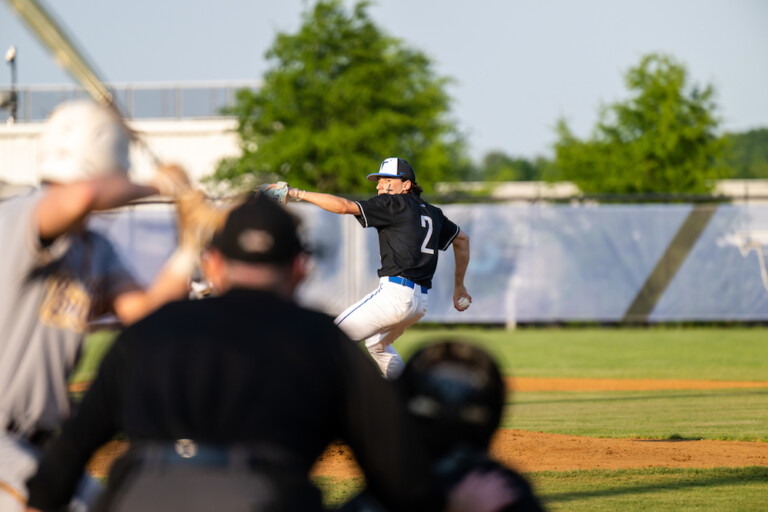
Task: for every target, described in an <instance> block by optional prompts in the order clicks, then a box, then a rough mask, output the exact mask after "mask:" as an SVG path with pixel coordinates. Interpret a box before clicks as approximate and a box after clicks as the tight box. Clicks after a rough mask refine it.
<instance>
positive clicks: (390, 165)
mask: <svg viewBox="0 0 768 512" xmlns="http://www.w3.org/2000/svg"><path fill="white" fill-rule="evenodd" d="M397 160H398V159H397V158H387V159H386V160H384V161H383V162H381V166H380V167H379V172H380V173H381V174H391V175H392V176H397V175H398V172H397Z"/></svg>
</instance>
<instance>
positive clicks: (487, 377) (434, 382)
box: [397, 340, 506, 452]
mask: <svg viewBox="0 0 768 512" xmlns="http://www.w3.org/2000/svg"><path fill="white" fill-rule="evenodd" d="M397 382H398V385H399V386H400V391H401V393H402V396H403V399H404V401H405V405H406V408H407V410H408V412H409V414H410V415H411V416H412V417H414V418H415V419H416V420H417V422H418V424H419V425H420V427H421V429H422V430H423V431H422V435H423V437H424V438H425V441H426V442H428V443H430V444H431V446H432V448H433V450H435V451H437V452H444V451H446V450H448V449H451V448H453V447H455V446H456V445H459V444H463V445H470V446H474V447H476V448H480V449H486V448H487V447H488V444H489V443H490V440H491V436H492V435H493V433H494V431H495V430H496V427H498V425H499V422H500V421H501V414H502V410H503V408H504V401H505V397H506V389H505V386H504V381H503V379H502V377H501V373H500V371H499V368H498V366H497V365H496V362H495V361H494V360H493V358H492V357H491V356H490V355H489V354H488V353H487V352H485V351H484V350H482V349H480V348H478V347H476V346H474V345H472V344H469V343H466V342H462V341H454V340H448V341H443V342H439V343H434V344H430V345H428V346H426V347H424V348H422V349H420V350H419V351H417V352H416V353H415V354H414V355H413V356H411V358H410V359H409V360H408V363H407V364H406V365H405V369H404V370H403V373H402V375H401V376H400V378H399V379H398V381H397Z"/></svg>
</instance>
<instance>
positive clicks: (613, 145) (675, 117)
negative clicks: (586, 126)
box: [555, 54, 724, 194]
mask: <svg viewBox="0 0 768 512" xmlns="http://www.w3.org/2000/svg"><path fill="white" fill-rule="evenodd" d="M688 81H689V80H688V72H687V71H686V68H685V67H684V66H683V65H682V64H680V63H678V62H676V61H675V60H673V59H672V58H671V57H668V56H664V55H658V54H651V55H647V56H645V57H643V58H642V60H641V62H640V64H639V65H638V66H637V67H635V68H631V69H630V70H629V72H628V73H627V74H626V76H625V82H626V85H627V88H628V89H629V91H630V93H631V95H630V98H629V99H628V100H627V101H625V102H620V103H615V104H612V105H610V106H608V107H604V108H603V109H602V111H601V113H600V119H599V122H598V124H597V127H596V128H595V130H594V132H593V135H592V136H591V137H590V138H589V139H588V140H585V141H582V140H579V139H577V138H576V137H575V136H574V135H573V133H572V132H571V130H570V129H569V127H568V125H567V123H566V122H565V121H564V120H560V121H559V122H558V124H557V134H558V141H557V142H556V144H555V155H556V157H555V164H556V167H557V170H558V178H559V179H565V180H569V181H572V182H574V183H575V184H576V185H577V186H578V187H579V188H580V189H581V190H582V191H583V192H585V193H587V194H653V193H678V194H680V193H687V194H706V193H709V192H711V190H712V187H713V186H714V180H716V179H717V178H719V177H721V176H722V175H723V174H724V170H723V168H722V166H719V165H717V163H716V162H717V159H718V157H719V156H720V155H721V152H722V149H723V141H722V139H721V138H719V137H718V136H717V135H716V133H715V132H716V129H717V126H718V122H719V120H718V119H717V118H716V117H715V115H714V112H715V110H716V104H715V101H714V95H715V91H714V89H713V87H712V86H711V85H707V86H706V87H704V88H700V87H698V86H696V85H694V86H689V84H688Z"/></svg>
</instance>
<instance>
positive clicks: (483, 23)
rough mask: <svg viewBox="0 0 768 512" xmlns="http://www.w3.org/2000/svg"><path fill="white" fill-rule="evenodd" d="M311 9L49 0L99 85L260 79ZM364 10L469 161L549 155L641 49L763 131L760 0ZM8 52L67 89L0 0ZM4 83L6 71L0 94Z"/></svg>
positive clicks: (588, 123) (505, 0)
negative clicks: (404, 48) (410, 67)
mask: <svg viewBox="0 0 768 512" xmlns="http://www.w3.org/2000/svg"><path fill="white" fill-rule="evenodd" d="M313 4H314V2H313V1H312V2H309V1H304V0H272V1H265V0H211V1H202V0H163V1H157V0H133V1H131V2H126V1H119V2H118V1H115V0H47V5H48V6H49V7H50V8H51V9H52V10H53V11H54V12H55V13H56V14H57V16H58V18H59V19H60V20H61V21H62V22H63V23H64V24H65V25H66V26H67V27H68V29H69V32H70V33H71V34H72V35H73V36H74V39H75V40H76V41H77V42H78V43H79V46H80V47H81V48H84V49H85V51H86V52H87V54H88V56H89V58H90V60H91V62H93V63H94V64H95V65H96V67H97V68H98V70H100V72H101V75H102V76H103V77H105V79H106V80H107V81H111V82H120V83H124V82H129V83H131V82H175V81H206V80H211V81H226V80H258V79H260V78H261V76H262V74H263V73H264V71H265V70H266V69H267V67H268V63H267V61H266V60H265V59H264V53H265V51H266V50H267V49H268V48H269V46H270V45H271V44H272V42H273V41H274V37H275V35H276V34H277V33H278V32H281V31H282V32H293V31H295V30H296V29H297V28H298V26H299V24H300V21H301V12H302V11H303V10H304V9H305V8H306V7H307V5H313ZM346 4H347V5H352V4H353V2H352V1H351V0H347V1H346ZM369 13H370V15H371V17H372V18H373V19H374V21H375V22H376V23H377V24H378V25H379V26H380V27H381V28H383V29H384V30H385V31H386V32H388V33H389V34H390V35H392V36H395V37H397V38H400V39H402V40H403V41H404V42H405V44H407V45H408V46H410V47H413V48H416V49H419V50H421V51H423V52H425V53H426V54H427V55H429V56H430V57H431V59H432V60H433V62H434V63H435V70H436V72H437V73H438V74H439V75H441V76H448V77H451V78H453V79H454V81H455V82H454V83H453V85H451V86H450V88H449V89H448V91H449V93H450V95H451V97H452V98H453V99H454V111H453V116H454V118H455V119H456V120H457V122H458V125H459V127H460V129H461V130H462V131H463V132H465V133H466V134H467V136H468V139H469V142H470V148H471V154H472V156H473V157H475V158H479V157H480V156H482V155H483V154H484V153H486V152H487V151H491V150H501V151H503V152H505V153H507V154H510V155H515V156H525V157H529V158H530V157H534V156H536V155H550V154H551V153H550V152H551V145H552V143H553V142H554V140H555V135H554V129H553V127H554V124H555V122H556V121H557V119H558V118H560V117H564V118H565V119H566V120H567V121H568V122H569V123H570V126H571V127H572V129H573V130H574V131H575V132H576V134H577V135H579V136H582V137H585V136H587V135H589V133H590V132H591V130H592V128H593V127H594V124H595V122H596V120H597V115H598V110H599V108H600V105H601V104H606V103H610V102H614V101H618V100H622V99H624V98H626V94H627V93H626V88H625V87H624V82H623V76H624V74H625V72H626V71H627V70H628V69H629V68H630V67H632V66H635V65H637V63H638V62H639V60H640V58H641V56H643V55H645V54H647V53H650V52H662V53H666V54H668V55H671V56H672V57H674V58H675V59H677V60H678V61H680V62H682V63H683V64H685V65H686V67H687V68H688V71H689V73H690V76H691V79H692V81H693V82H694V83H698V84H700V85H704V84H712V85H714V86H715V88H716V90H717V92H718V95H717V103H718V105H719V106H720V110H719V116H720V118H721V119H722V124H721V127H722V129H723V130H728V131H745V130H748V129H752V128H759V127H768V1H766V0H645V1H642V2H641V1H637V0H633V1H621V0H580V1H576V0H541V1H521V0H473V1H466V0H379V1H378V2H374V3H373V4H372V6H371V8H370V10H369ZM11 45H16V46H17V48H18V56H17V71H18V81H19V84H22V85H24V84H51V83H71V80H70V79H69V77H68V75H66V74H65V73H64V72H62V71H60V70H59V69H58V68H57V66H56V64H55V63H54V62H53V60H52V59H51V58H50V57H49V55H48V54H47V52H46V51H45V50H44V49H43V47H42V46H41V45H40V44H39V43H38V42H37V40H36V39H35V38H34V36H32V35H31V34H30V33H29V32H28V31H27V29H26V27H25V25H24V24H23V22H22V21H21V20H20V19H19V18H18V17H17V16H15V15H14V14H13V12H12V10H11V9H10V7H9V6H8V4H7V3H5V2H0V52H2V54H5V50H6V49H7V48H8V47H10V46H11ZM0 64H4V63H0ZM9 82H10V68H9V66H7V65H4V66H3V67H2V69H0V87H7V85H8V84H9Z"/></svg>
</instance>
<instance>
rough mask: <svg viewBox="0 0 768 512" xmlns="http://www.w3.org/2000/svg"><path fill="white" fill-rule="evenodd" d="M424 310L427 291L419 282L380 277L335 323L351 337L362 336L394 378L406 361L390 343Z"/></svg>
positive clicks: (384, 370) (379, 362) (425, 309)
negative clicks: (423, 289)
mask: <svg viewBox="0 0 768 512" xmlns="http://www.w3.org/2000/svg"><path fill="white" fill-rule="evenodd" d="M426 312H427V294H426V293H424V292H422V291H421V286H419V285H416V286H414V287H413V288H410V287H408V286H404V285H401V284H397V283H392V282H390V281H389V280H388V278H386V277H382V278H380V279H379V287H378V288H377V289H376V290H374V291H372V292H371V293H369V294H368V295H366V296H365V297H363V298H362V299H360V300H359V301H357V302H356V303H354V304H352V305H351V306H349V307H348V308H347V309H345V310H344V311H343V312H342V313H341V314H340V315H339V316H338V317H336V320H335V323H336V325H337V326H339V327H340V328H341V329H342V330H343V331H344V332H345V333H346V334H347V336H349V337H350V338H352V340H354V341H362V340H365V346H366V348H367V349H368V352H370V354H371V357H373V359H374V361H376V363H377V364H378V365H379V368H380V369H381V372H382V373H383V374H384V376H385V377H386V378H387V379H394V378H396V377H397V376H399V375H400V373H401V372H402V371H403V368H404V367H405V364H404V363H403V360H402V359H401V358H400V354H398V353H397V350H395V348H394V347H393V346H392V343H394V341H395V340H396V339H397V338H399V337H400V336H401V335H402V334H403V332H405V329H407V328H408V327H410V326H411V325H413V324H415V323H416V322H418V321H419V319H421V317H423V316H424V315H425V314H426Z"/></svg>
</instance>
